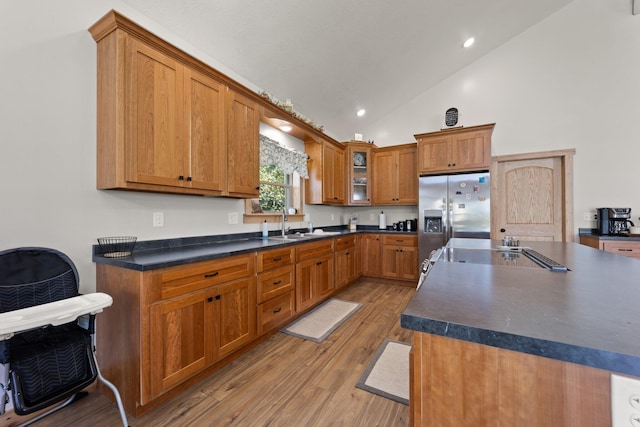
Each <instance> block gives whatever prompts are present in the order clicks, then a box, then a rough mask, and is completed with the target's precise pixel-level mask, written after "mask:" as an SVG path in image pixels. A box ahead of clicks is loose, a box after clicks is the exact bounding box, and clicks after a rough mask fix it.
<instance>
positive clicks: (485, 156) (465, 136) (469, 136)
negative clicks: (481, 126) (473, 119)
mask: <svg viewBox="0 0 640 427" xmlns="http://www.w3.org/2000/svg"><path fill="white" fill-rule="evenodd" d="M491 132H492V130H491V129H489V130H480V131H477V132H472V133H461V134H457V135H452V136H451V147H450V148H451V160H450V161H451V169H455V170H477V169H483V168H484V169H486V168H488V167H489V165H490V164H491Z"/></svg>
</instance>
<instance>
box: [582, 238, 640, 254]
mask: <svg viewBox="0 0 640 427" xmlns="http://www.w3.org/2000/svg"><path fill="white" fill-rule="evenodd" d="M580 243H581V244H583V245H586V246H591V247H592V248H596V249H600V250H603V251H606V252H611V253H614V254H617V255H622V256H626V257H629V258H635V259H640V241H638V240H629V241H622V240H609V239H601V238H600V237H598V236H580Z"/></svg>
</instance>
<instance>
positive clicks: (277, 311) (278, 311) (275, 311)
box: [273, 307, 282, 314]
mask: <svg viewBox="0 0 640 427" xmlns="http://www.w3.org/2000/svg"><path fill="white" fill-rule="evenodd" d="M281 311H282V307H278V309H277V310H273V314H276V313H280V312H281Z"/></svg>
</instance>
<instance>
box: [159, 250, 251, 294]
mask: <svg viewBox="0 0 640 427" xmlns="http://www.w3.org/2000/svg"><path fill="white" fill-rule="evenodd" d="M255 259H256V256H255V253H251V254H246V255H238V256H233V257H228V258H221V259H218V260H213V261H203V262H197V263H192V264H187V265H186V266H179V267H170V268H167V269H165V270H159V272H158V274H157V275H154V283H153V290H152V295H151V299H152V300H157V299H165V298H171V297H174V296H177V295H182V294H185V293H187V292H191V291H194V290H198V289H204V288H207V287H209V286H213V285H217V284H220V283H224V282H228V281H230V280H235V279H240V278H243V277H248V276H250V275H252V274H254V273H255Z"/></svg>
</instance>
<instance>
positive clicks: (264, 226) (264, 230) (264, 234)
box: [262, 219, 269, 239]
mask: <svg viewBox="0 0 640 427" xmlns="http://www.w3.org/2000/svg"><path fill="white" fill-rule="evenodd" d="M268 237H269V224H267V220H266V219H265V220H264V222H263V223H262V238H263V239H266V238H268Z"/></svg>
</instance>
